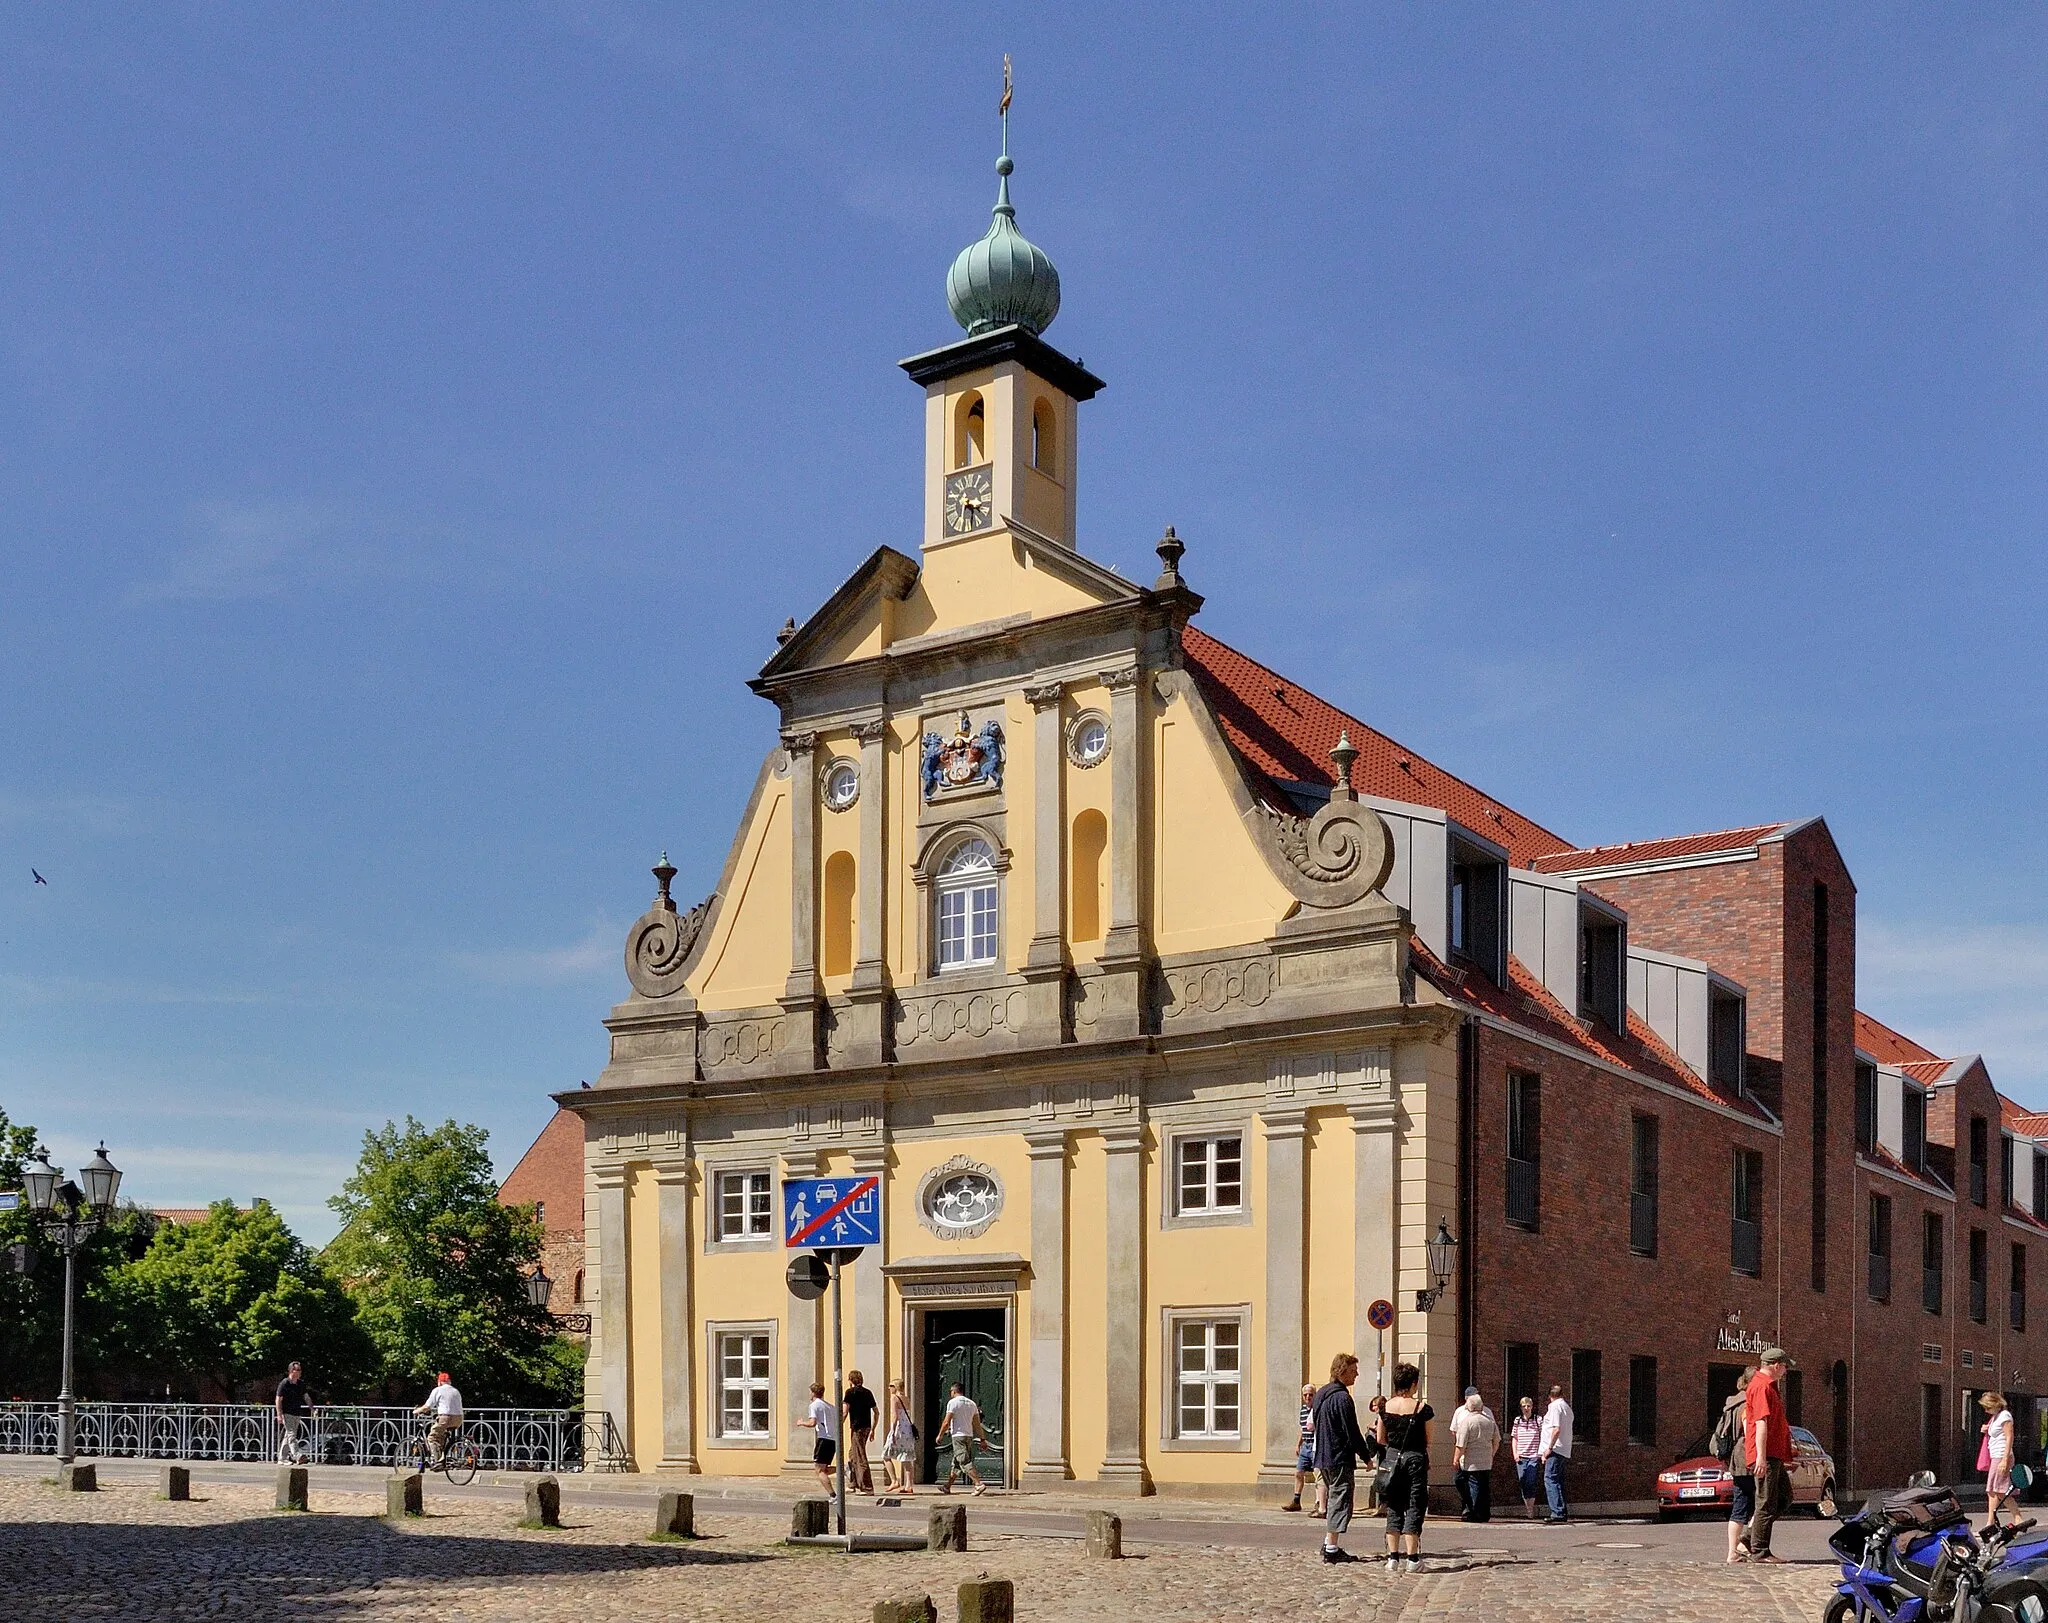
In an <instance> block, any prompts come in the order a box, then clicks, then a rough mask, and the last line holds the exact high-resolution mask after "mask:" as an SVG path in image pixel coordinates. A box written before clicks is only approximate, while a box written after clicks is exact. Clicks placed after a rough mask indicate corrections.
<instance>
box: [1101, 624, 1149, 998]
mask: <svg viewBox="0 0 2048 1623" xmlns="http://www.w3.org/2000/svg"><path fill="white" fill-rule="evenodd" d="M1100 674H1101V680H1102V684H1103V686H1105V687H1107V688H1108V689H1109V772H1110V781H1109V929H1108V931H1107V932H1106V933H1105V934H1104V936H1103V938H1102V955H1101V957H1100V958H1098V959H1097V960H1096V962H1097V963H1098V964H1099V965H1100V967H1101V968H1102V970H1103V972H1104V980H1105V982H1106V984H1104V985H1103V986H1102V987H1101V989H1100V993H1099V995H1100V997H1101V1000H1102V1001H1101V1005H1100V1010H1101V1012H1100V1013H1099V1015H1098V1016H1097V1018H1096V1020H1095V1022H1094V1033H1095V1035H1096V1036H1097V1037H1135V1036H1137V1035H1138V1033H1139V1031H1140V1029H1141V1026H1142V1020H1143V1006H1144V1005H1143V998H1142V997H1141V996H1140V993H1141V990H1142V981H1143V975H1144V965H1145V927H1144V912H1143V909H1144V880H1145V875H1144V860H1145V850H1146V845H1147V842H1146V838H1145V827H1144V824H1145V800H1144V788H1145V779H1144V766H1145V742H1146V735H1145V727H1144V713H1143V707H1142V705H1141V703H1140V701H1141V699H1142V696H1143V684H1142V683H1140V682H1139V680H1138V674H1139V673H1138V667H1137V665H1136V664H1131V665H1127V666H1124V667H1122V668H1121V669H1118V670H1110V671H1103V672H1102V673H1100Z"/></svg>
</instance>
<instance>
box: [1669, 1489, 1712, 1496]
mask: <svg viewBox="0 0 2048 1623" xmlns="http://www.w3.org/2000/svg"><path fill="white" fill-rule="evenodd" d="M1678 1497H1679V1498H1681V1499H1711V1498H1713V1497H1714V1490H1713V1489H1712V1488H1680V1489H1679V1490H1678Z"/></svg>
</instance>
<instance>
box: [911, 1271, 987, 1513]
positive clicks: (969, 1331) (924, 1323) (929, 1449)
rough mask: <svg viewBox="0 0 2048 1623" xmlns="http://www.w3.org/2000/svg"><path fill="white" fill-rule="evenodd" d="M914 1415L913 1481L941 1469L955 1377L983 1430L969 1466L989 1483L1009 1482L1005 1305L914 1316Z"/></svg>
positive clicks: (942, 1471)
mask: <svg viewBox="0 0 2048 1623" xmlns="http://www.w3.org/2000/svg"><path fill="white" fill-rule="evenodd" d="M917 1319H918V1326H917V1329H918V1338H917V1346H918V1353H919V1357H918V1366H919V1377H918V1380H919V1388H920V1403H919V1408H920V1414H919V1417H918V1426H919V1428H920V1430H921V1431H922V1432H923V1434H924V1436H923V1442H924V1447H923V1448H922V1450H920V1454H919V1459H918V1480H919V1481H921V1482H936V1481H938V1480H939V1479H941V1478H942V1477H943V1476H944V1475H945V1472H946V1465H947V1463H948V1455H947V1452H946V1451H947V1449H948V1447H949V1444H948V1442H947V1439H946V1436H945V1415H946V1400H947V1398H948V1396H949V1395H950V1392H951V1388H952V1385H953V1383H954V1382H955V1381H957V1382H959V1383H960V1386H961V1388H962V1390H963V1391H965V1392H966V1394H967V1396H969V1397H970V1398H972V1399H973V1400H974V1401H975V1402H976V1403H977V1404H978V1405H980V1407H981V1423H982V1427H983V1429H984V1430H986V1431H987V1433H988V1439H987V1441H986V1442H985V1443H981V1442H978V1443H977V1444H976V1446H975V1456H974V1469H975V1472H976V1473H977V1474H978V1475H979V1476H980V1477H981V1479H982V1481H984V1482H986V1483H988V1484H989V1485H990V1486H991V1487H1005V1486H1007V1485H1008V1484H1009V1480H1010V1478H1009V1463H1010V1461H1009V1455H1010V1447H1009V1412H1010V1347H1009V1339H1010V1337H1009V1332H1010V1310H1009V1309H1008V1308H1007V1307H980V1306H975V1307H931V1308H926V1309H924V1310H923V1311H922V1312H921V1313H919V1314H918V1315H917Z"/></svg>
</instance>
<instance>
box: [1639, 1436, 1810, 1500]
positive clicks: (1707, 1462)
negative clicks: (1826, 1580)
mask: <svg viewBox="0 0 2048 1623" xmlns="http://www.w3.org/2000/svg"><path fill="white" fill-rule="evenodd" d="M1792 1452H1793V1455H1794V1458H1793V1460H1792V1465H1791V1469H1790V1470H1788V1471H1787V1472H1786V1476H1787V1477H1788V1478H1789V1479H1790V1481H1791V1485H1792V1503H1793V1505H1794V1507H1795V1508H1796V1507H1798V1506H1800V1505H1805V1506H1808V1507H1812V1508H1816V1509H1817V1508H1818V1506H1819V1505H1820V1502H1821V1501H1822V1500H1823V1499H1826V1500H1830V1501H1832V1500H1833V1499H1834V1497H1835V1462H1834V1458H1833V1456H1832V1455H1830V1454H1829V1453H1828V1451H1827V1450H1826V1449H1825V1448H1823V1447H1821V1442H1820V1439H1819V1438H1818V1437H1816V1436H1814V1434H1813V1433H1812V1432H1810V1431H1808V1430H1807V1429H1806V1428H1805V1427H1804V1426H1794V1427H1793V1428H1792ZM1734 1499H1735V1481H1734V1479H1733V1478H1732V1477H1730V1476H1729V1474H1728V1469H1727V1467H1726V1466H1724V1465H1723V1464H1722V1463H1721V1462H1720V1461H1719V1460H1717V1459H1715V1458H1714V1456H1713V1455H1712V1454H1709V1453H1708V1452H1707V1439H1706V1438H1704V1437H1701V1438H1699V1439H1697V1440H1696V1441H1695V1442H1693V1443H1692V1445H1691V1446H1690V1447H1688V1448H1687V1449H1686V1451H1685V1456H1684V1457H1683V1458H1682V1459H1680V1460H1678V1461H1677V1462H1676V1463H1674V1464H1673V1465H1671V1466H1670V1467H1668V1468H1667V1469H1665V1470H1662V1471H1659V1472H1658V1473H1657V1514H1658V1516H1659V1517H1670V1516H1675V1515H1678V1514H1679V1513H1680V1512H1682V1511H1689V1510H1702V1511H1715V1512H1718V1513H1719V1514H1720V1515H1722V1516H1726V1515H1727V1514H1728V1509H1729V1506H1730V1505H1731V1504H1732V1503H1733V1502H1734Z"/></svg>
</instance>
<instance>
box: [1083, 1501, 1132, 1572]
mask: <svg viewBox="0 0 2048 1623" xmlns="http://www.w3.org/2000/svg"><path fill="white" fill-rule="evenodd" d="M1088 1553H1089V1554H1090V1555H1092V1556H1095V1557H1097V1558H1098V1559H1100V1560H1103V1561H1121V1560H1122V1559H1123V1558H1124V1519H1123V1517H1121V1516H1118V1515H1114V1514H1112V1513H1111V1512H1109V1511H1107V1510H1091V1511H1089V1512H1088Z"/></svg>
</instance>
